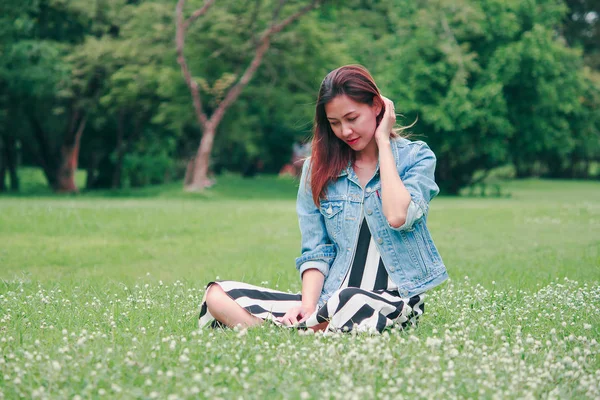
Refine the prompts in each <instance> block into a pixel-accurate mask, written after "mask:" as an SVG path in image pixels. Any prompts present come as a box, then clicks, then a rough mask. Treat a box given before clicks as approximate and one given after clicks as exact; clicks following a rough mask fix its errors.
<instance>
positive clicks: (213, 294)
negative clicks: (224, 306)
mask: <svg viewBox="0 0 600 400" xmlns="http://www.w3.org/2000/svg"><path fill="white" fill-rule="evenodd" d="M223 296H227V295H226V294H225V292H224V291H223V289H222V288H221V286H219V285H217V284H212V285H210V287H209V288H208V290H207V292H206V300H205V301H206V306H207V307H208V309H209V310H215V309H218V308H219V305H220V304H221V302H222V300H223Z"/></svg>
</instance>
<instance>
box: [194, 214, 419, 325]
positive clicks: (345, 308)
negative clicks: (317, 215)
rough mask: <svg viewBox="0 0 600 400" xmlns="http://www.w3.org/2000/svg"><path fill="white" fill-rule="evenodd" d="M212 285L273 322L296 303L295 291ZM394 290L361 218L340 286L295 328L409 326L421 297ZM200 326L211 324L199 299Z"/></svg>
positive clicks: (298, 301)
mask: <svg viewBox="0 0 600 400" xmlns="http://www.w3.org/2000/svg"><path fill="white" fill-rule="evenodd" d="M213 284H217V285H219V286H221V288H222V289H223V291H224V292H225V293H227V294H228V295H229V296H230V297H231V298H232V299H233V300H235V301H236V303H238V304H239V305H240V306H242V307H243V308H244V309H246V310H247V311H248V312H249V313H251V314H252V315H254V316H256V317H258V318H261V319H263V320H265V321H267V320H268V321H273V322H274V323H275V324H279V322H278V321H277V318H279V317H282V316H283V315H285V313H286V312H287V311H288V310H289V309H290V308H292V307H294V306H299V305H301V304H302V295H301V294H292V293H285V292H281V291H278V290H272V289H267V288H262V287H259V286H254V285H249V284H247V283H242V282H235V281H221V282H211V283H209V284H208V286H207V290H208V287H210V285H213ZM397 289H398V288H397V287H396V285H395V284H394V283H393V282H392V281H391V280H390V279H389V276H388V274H387V271H386V269H385V267H384V265H383V262H382V261H381V256H380V254H379V251H378V249H377V246H376V244H375V243H374V241H373V239H372V237H371V233H370V232H369V227H368V225H367V223H366V221H364V220H363V223H362V224H361V229H360V233H359V238H358V243H357V246H356V249H355V255H354V261H353V263H352V266H351V268H350V270H349V271H348V274H347V275H346V277H345V279H344V281H343V283H342V286H341V287H340V289H338V290H337V291H336V292H335V293H334V294H333V295H332V296H331V298H329V300H328V301H327V302H326V303H325V304H324V305H323V306H322V307H320V308H318V309H317V310H316V311H315V312H314V313H313V314H312V315H311V316H310V317H309V318H308V319H307V320H306V321H305V322H304V323H302V324H300V328H311V327H314V326H317V325H319V324H320V323H323V322H329V325H328V329H329V330H332V331H351V330H357V331H377V332H382V331H383V330H384V329H386V328H388V327H391V326H393V325H397V326H401V327H403V328H404V327H406V326H407V325H409V324H414V323H415V322H416V320H417V318H418V317H419V316H420V315H421V314H423V312H424V307H425V306H424V295H423V294H420V295H416V296H413V297H411V298H402V297H400V295H399V293H398V290H397ZM199 325H200V327H201V328H202V327H205V326H209V325H210V326H216V325H218V323H216V322H215V320H214V318H213V317H212V315H210V313H209V312H208V309H207V307H206V302H205V299H203V300H202V306H201V310H200V321H199Z"/></svg>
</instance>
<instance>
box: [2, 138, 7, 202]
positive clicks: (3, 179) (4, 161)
mask: <svg viewBox="0 0 600 400" xmlns="http://www.w3.org/2000/svg"><path fill="white" fill-rule="evenodd" d="M4 146H5V144H4V137H2V135H0V193H2V192H6V179H5V178H6V170H7V167H8V165H7V162H6V156H5V154H4Z"/></svg>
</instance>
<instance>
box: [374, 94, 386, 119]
mask: <svg viewBox="0 0 600 400" xmlns="http://www.w3.org/2000/svg"><path fill="white" fill-rule="evenodd" d="M373 111H375V115H377V116H379V115H380V114H382V111H385V107H384V103H383V100H382V99H381V97H380V96H375V97H373Z"/></svg>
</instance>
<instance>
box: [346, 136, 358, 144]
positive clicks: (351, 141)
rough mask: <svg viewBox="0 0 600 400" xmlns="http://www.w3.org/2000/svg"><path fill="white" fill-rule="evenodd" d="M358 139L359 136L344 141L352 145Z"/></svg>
mask: <svg viewBox="0 0 600 400" xmlns="http://www.w3.org/2000/svg"><path fill="white" fill-rule="evenodd" d="M358 139H360V138H359V137H357V138H354V139H352V140H346V143H348V144H349V145H353V144H356V143H357V142H358Z"/></svg>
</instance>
